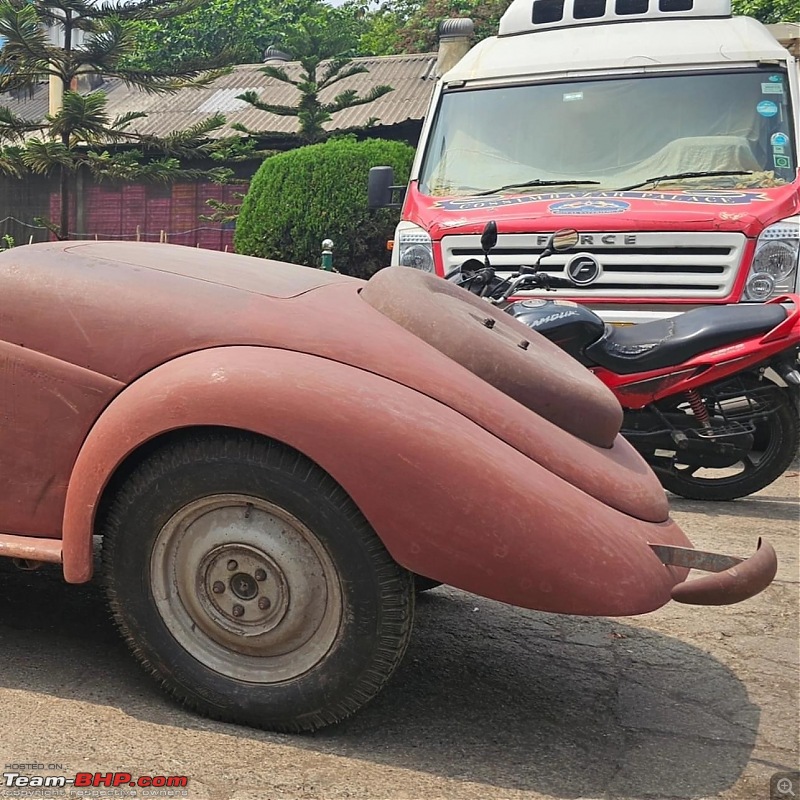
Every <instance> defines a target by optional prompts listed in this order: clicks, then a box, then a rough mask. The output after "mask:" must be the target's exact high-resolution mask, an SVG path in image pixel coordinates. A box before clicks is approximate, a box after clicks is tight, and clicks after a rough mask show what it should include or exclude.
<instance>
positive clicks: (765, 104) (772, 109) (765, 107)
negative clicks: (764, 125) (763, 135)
mask: <svg viewBox="0 0 800 800" xmlns="http://www.w3.org/2000/svg"><path fill="white" fill-rule="evenodd" d="M756 111H758V113H759V114H761V116H762V117H774V116H775V115H776V114H777V113H778V106H777V105H775V103H773V102H772V100H762V101H761V102H760V103H759V104H758V105H757V106H756Z"/></svg>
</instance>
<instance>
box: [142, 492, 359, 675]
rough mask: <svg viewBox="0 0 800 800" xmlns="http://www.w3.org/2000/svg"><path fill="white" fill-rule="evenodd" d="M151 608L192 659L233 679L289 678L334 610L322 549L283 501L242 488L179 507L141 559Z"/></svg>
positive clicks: (322, 640)
mask: <svg viewBox="0 0 800 800" xmlns="http://www.w3.org/2000/svg"><path fill="white" fill-rule="evenodd" d="M150 587H151V591H152V593H153V598H154V600H155V603H156V608H157V609H158V613H159V614H160V616H161V619H162V620H163V622H164V624H165V625H166V627H167V629H168V630H169V632H170V633H171V634H172V636H173V637H174V638H175V639H176V640H177V641H178V643H179V644H180V645H181V646H182V647H183V648H184V649H185V650H186V651H187V652H188V653H189V654H190V655H191V656H192V657H193V658H195V659H196V660H197V661H199V662H200V663H202V664H204V665H205V666H206V667H208V668H209V669H212V670H214V671H215V672H218V673H220V674H222V675H225V676H226V677H229V678H234V679H237V680H242V681H248V682H252V683H275V682H279V681H287V680H291V679H293V678H296V677H298V676H300V675H302V674H304V673H306V672H308V671H309V670H310V669H312V668H313V667H314V666H316V665H317V664H319V663H320V662H321V661H323V660H324V659H325V657H326V656H327V654H328V653H329V652H330V649H331V647H332V646H333V643H334V642H335V640H336V637H337V634H338V631H339V627H340V624H341V621H342V616H343V603H342V590H341V584H340V581H339V577H338V572H337V570H336V568H335V566H334V564H333V560H332V559H331V557H330V555H329V553H328V551H327V550H326V548H325V547H324V546H323V544H322V543H321V542H320V541H319V539H318V538H317V537H316V536H314V534H313V533H312V532H311V530H310V529H309V528H308V527H306V526H305V525H304V524H303V523H302V522H300V520H298V519H297V518H296V517H295V516H293V515H292V514H290V513H289V512H288V511H286V510H285V509H283V508H280V507H279V506H276V505H274V504H273V503H269V502H267V501H266V500H263V499H261V498H258V497H253V496H250V495H244V494H224V495H212V496H207V497H203V498H200V499H198V500H195V501H193V502H192V503H188V504H187V505H185V506H183V507H182V508H180V509H179V510H178V511H177V512H176V513H175V514H173V516H172V517H171V518H170V519H169V520H168V521H167V523H166V524H165V525H164V526H163V527H162V529H161V530H160V531H159V533H158V536H157V537H156V541H155V546H154V547H153V552H152V555H151V559H150Z"/></svg>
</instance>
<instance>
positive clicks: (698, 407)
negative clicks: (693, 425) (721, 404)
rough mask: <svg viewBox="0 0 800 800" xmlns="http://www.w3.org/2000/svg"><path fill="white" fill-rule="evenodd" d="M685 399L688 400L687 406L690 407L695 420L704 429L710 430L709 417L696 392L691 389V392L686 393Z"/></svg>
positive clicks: (701, 399)
mask: <svg viewBox="0 0 800 800" xmlns="http://www.w3.org/2000/svg"><path fill="white" fill-rule="evenodd" d="M686 397H687V398H688V400H689V405H690V406H691V407H692V413H693V414H694V417H695V419H696V420H697V421H698V422H700V424H701V425H702V426H703V427H704V428H706V429H708V428H710V427H711V417H710V416H709V414H708V409H707V408H706V404H705V403H704V402H703V398H702V397H700V395H699V393H698V392H697V390H696V389H692V390H691V391H689V392H686Z"/></svg>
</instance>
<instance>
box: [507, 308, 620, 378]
mask: <svg viewBox="0 0 800 800" xmlns="http://www.w3.org/2000/svg"><path fill="white" fill-rule="evenodd" d="M506 311H507V312H508V313H509V314H511V315H512V316H513V317H516V318H517V319H518V320H519V321H520V322H522V323H524V324H525V325H527V326H528V327H529V328H533V330H535V331H537V332H538V333H541V334H544V335H546V336H547V338H548V339H550V340H551V341H552V342H554V343H555V344H557V345H558V346H559V347H560V348H562V349H563V350H565V351H566V352H567V353H569V354H570V355H571V356H572V357H573V358H575V359H577V360H578V361H580V362H581V364H584V365H585V366H587V365H589V364H590V363H591V362H590V361H589V360H588V359H587V358H586V357H585V356H584V351H585V350H586V348H587V347H588V346H589V345H590V344H592V343H594V342H596V341H597V340H598V339H599V338H600V337H601V336H602V335H603V334H604V333H605V322H603V320H602V319H600V317H598V316H597V314H595V313H594V312H593V311H590V310H589V309H588V308H586V307H585V306H582V305H578V304H577V303H571V302H568V301H564V300H543V299H539V298H532V299H530V300H520V301H519V302H516V303H513V304H512V305H511V306H509V307H508V308H507V309H506Z"/></svg>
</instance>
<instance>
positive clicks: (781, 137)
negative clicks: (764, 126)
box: [769, 131, 789, 147]
mask: <svg viewBox="0 0 800 800" xmlns="http://www.w3.org/2000/svg"><path fill="white" fill-rule="evenodd" d="M769 142H770V144H772V145H776V144H777V145H778V146H779V147H781V146H784V145H787V144H789V137H788V136H787V135H786V134H785V133H782V132H781V131H778V132H777V133H773V134H772V136H771V137H770V140H769Z"/></svg>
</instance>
